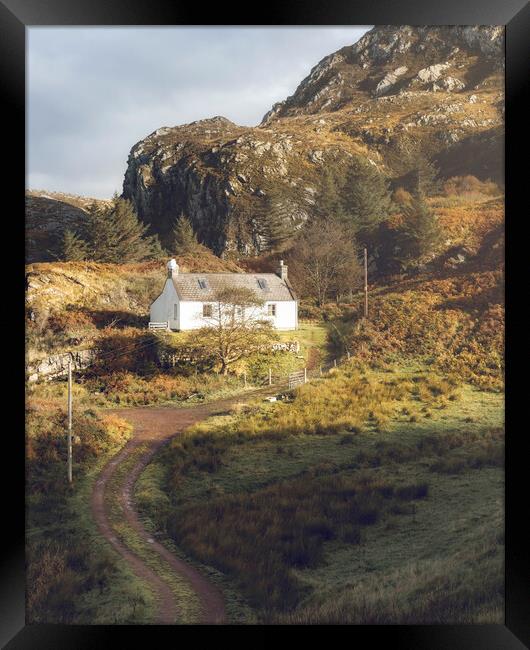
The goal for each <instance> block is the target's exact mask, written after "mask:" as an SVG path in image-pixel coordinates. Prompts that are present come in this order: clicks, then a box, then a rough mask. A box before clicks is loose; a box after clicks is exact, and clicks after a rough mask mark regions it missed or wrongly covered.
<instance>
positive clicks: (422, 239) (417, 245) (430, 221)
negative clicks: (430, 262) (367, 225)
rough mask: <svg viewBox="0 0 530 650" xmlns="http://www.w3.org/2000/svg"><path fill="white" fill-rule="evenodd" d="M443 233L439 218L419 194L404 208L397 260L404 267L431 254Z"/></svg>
mask: <svg viewBox="0 0 530 650" xmlns="http://www.w3.org/2000/svg"><path fill="white" fill-rule="evenodd" d="M441 234H442V231H441V227H440V225H439V223H438V218H437V216H436V215H435V214H434V213H433V211H432V210H431V209H430V208H429V206H428V205H427V203H426V202H425V199H424V197H423V196H422V195H421V194H418V195H416V196H414V197H413V199H412V201H411V202H410V203H409V204H408V205H405V206H403V223H402V225H401V227H400V228H398V229H397V231H396V258H397V259H398V260H399V261H400V263H401V265H402V266H405V267H406V266H407V265H409V264H410V262H415V261H418V260H421V259H422V258H424V257H426V256H427V255H429V254H431V253H432V252H433V250H434V249H435V248H436V245H437V244H438V243H439V241H440V237H441Z"/></svg>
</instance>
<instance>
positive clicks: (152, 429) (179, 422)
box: [91, 387, 278, 625]
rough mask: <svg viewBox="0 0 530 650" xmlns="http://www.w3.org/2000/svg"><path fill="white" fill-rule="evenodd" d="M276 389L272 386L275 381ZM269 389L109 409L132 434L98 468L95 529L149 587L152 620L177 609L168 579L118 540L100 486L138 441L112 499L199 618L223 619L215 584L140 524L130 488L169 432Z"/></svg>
mask: <svg viewBox="0 0 530 650" xmlns="http://www.w3.org/2000/svg"><path fill="white" fill-rule="evenodd" d="M276 390H278V387H276ZM270 391H271V389H270V388H268V389H266V390H258V391H252V393H250V392H249V393H246V394H245V395H239V396H236V397H233V398H230V399H226V400H220V401H217V402H212V403H210V404H204V405H202V404H201V405H199V406H196V407H190V408H172V407H146V408H124V409H119V410H114V411H113V412H114V413H116V414H117V415H120V416H121V417H123V418H125V419H127V420H129V422H131V424H132V425H133V427H134V429H133V437H132V438H131V439H130V440H129V442H128V443H127V444H126V445H125V446H124V447H123V449H122V450H121V451H120V452H118V453H117V454H116V455H115V456H114V457H113V458H112V459H111V460H110V461H109V462H108V463H107V464H106V465H105V467H104V468H103V470H102V472H101V474H100V475H99V477H98V479H97V481H96V483H95V485H94V489H93V492H92V496H91V507H92V513H93V516H94V519H95V521H96V523H97V526H98V528H99V531H100V532H101V534H102V535H103V537H105V539H106V540H107V541H108V542H109V543H110V544H111V545H112V546H113V547H114V549H115V550H116V551H117V552H118V553H119V554H120V555H121V556H122V557H123V558H124V559H125V561H126V562H127V563H128V564H129V566H130V567H131V568H132V570H133V571H134V573H135V574H136V575H137V576H138V577H139V578H140V579H141V580H143V581H145V582H146V583H147V584H148V585H149V586H150V587H151V589H152V590H153V593H154V594H155V599H156V603H157V613H156V620H155V621H153V622H154V623H158V624H165V625H172V624H175V623H176V622H177V620H178V616H179V610H178V606H177V602H176V600H175V596H174V594H173V592H172V590H171V587H170V585H169V584H168V582H167V581H165V580H164V579H163V578H162V577H161V576H159V575H158V574H157V573H156V572H155V571H154V570H153V569H151V568H150V567H149V566H148V565H147V564H146V563H145V561H144V560H143V559H142V558H141V557H140V556H139V555H137V554H136V553H135V552H134V551H133V550H132V549H131V548H129V547H128V546H127V545H126V544H125V543H124V542H122V541H121V540H120V539H119V538H118V536H117V535H116V532H115V531H114V529H113V528H112V525H111V520H110V517H109V515H108V512H107V508H108V503H106V502H105V494H106V488H107V485H108V483H109V480H110V479H111V478H112V476H113V475H114V473H115V471H116V469H117V468H118V466H119V465H120V464H121V463H123V462H125V461H127V459H128V458H129V457H130V456H131V454H133V453H134V452H135V451H136V450H137V448H138V447H139V446H140V445H141V446H142V448H143V451H142V452H141V453H140V454H139V455H138V458H137V460H136V462H135V463H134V465H133V467H132V468H131V469H130V470H129V473H128V475H127V477H126V479H125V480H124V482H123V484H122V485H121V486H120V489H119V493H118V497H117V498H118V503H119V505H120V506H121V509H122V511H123V513H124V516H125V520H126V522H127V523H128V524H129V525H130V526H131V527H132V528H133V529H134V530H135V531H136V533H137V534H138V535H139V537H140V538H141V539H142V540H143V541H144V542H145V543H147V544H149V545H150V548H152V550H153V553H156V554H158V556H159V557H160V558H162V560H163V561H164V562H165V563H166V564H167V566H168V568H169V569H170V571H172V572H174V573H175V574H177V575H178V576H180V577H182V578H184V579H185V580H186V581H187V582H188V583H189V584H190V585H191V587H192V589H193V590H194V591H195V593H196V594H197V596H198V598H199V602H200V606H201V618H200V621H199V622H200V623H206V624H222V623H226V622H227V620H226V612H225V606H224V599H223V596H222V594H221V592H220V590H219V589H218V588H217V587H216V586H215V585H213V584H212V583H211V582H210V581H209V580H208V579H207V578H206V577H205V576H204V575H203V574H202V573H200V571H198V570H197V569H195V568H194V567H192V566H190V565H189V564H187V563H186V562H184V561H183V560H180V559H179V558H177V557H176V556H175V555H173V553H171V551H169V550H168V549H167V548H166V547H165V546H163V545H162V544H160V543H159V542H157V541H156V540H155V539H153V538H152V536H151V534H150V533H149V532H148V531H147V530H146V529H145V528H144V526H143V525H142V523H141V521H140V518H139V516H138V513H137V511H136V509H135V507H134V502H133V488H134V484H135V482H136V480H137V478H138V477H139V475H140V473H141V472H142V470H143V469H144V468H145V467H146V465H147V464H148V463H149V462H150V460H151V459H152V457H153V455H154V454H155V453H156V451H157V450H158V449H159V448H160V447H161V446H162V445H164V444H166V443H167V442H169V440H171V438H173V437H174V436H176V435H178V434H180V433H182V432H183V431H184V430H185V429H186V428H188V427H189V426H191V425H192V424H194V423H195V422H198V421H199V420H202V419H204V418H206V417H209V416H210V415H214V414H216V413H221V412H223V411H226V410H227V409H228V408H230V407H231V406H232V405H233V404H235V403H237V402H242V401H244V400H246V399H249V398H250V397H254V396H256V395H258V394H260V393H262V394H263V393H267V392H270Z"/></svg>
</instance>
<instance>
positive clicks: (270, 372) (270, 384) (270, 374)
mask: <svg viewBox="0 0 530 650" xmlns="http://www.w3.org/2000/svg"><path fill="white" fill-rule="evenodd" d="M269 386H272V368H269Z"/></svg>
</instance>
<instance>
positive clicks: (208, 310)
mask: <svg viewBox="0 0 530 650" xmlns="http://www.w3.org/2000/svg"><path fill="white" fill-rule="evenodd" d="M212 313H213V311H212V306H211V305H203V306H202V315H203V316H204V318H211V317H212Z"/></svg>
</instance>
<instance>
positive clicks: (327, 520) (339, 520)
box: [168, 474, 428, 611]
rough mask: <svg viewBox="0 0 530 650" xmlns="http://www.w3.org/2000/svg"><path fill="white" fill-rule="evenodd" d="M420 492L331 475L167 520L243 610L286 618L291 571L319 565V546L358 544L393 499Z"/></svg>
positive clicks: (293, 599)
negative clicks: (240, 599) (230, 584)
mask: <svg viewBox="0 0 530 650" xmlns="http://www.w3.org/2000/svg"><path fill="white" fill-rule="evenodd" d="M427 492H428V489H427V486H426V485H425V484H421V485H415V484H410V485H403V486H394V485H393V484H391V483H388V482H386V481H383V480H377V479H375V478H372V477H369V476H359V477H356V476H351V475H347V474H338V475H333V476H322V477H320V476H315V477H307V478H306V477H304V478H300V479H294V480H290V481H284V482H281V483H277V484H274V485H271V486H269V487H267V488H264V489H262V490H258V491H256V492H253V493H251V494H238V495H227V496H225V497H218V498H215V499H212V500H211V501H210V502H209V503H204V504H193V505H190V506H184V507H182V508H179V509H178V510H177V511H176V512H174V513H172V514H171V515H170V517H169V520H168V531H169V533H170V535H171V536H172V537H173V538H174V539H175V541H176V542H177V544H178V545H179V546H180V547H182V548H183V549H184V550H185V551H187V552H190V553H193V555H195V556H196V557H198V558H199V559H200V560H201V561H203V562H206V563H209V564H212V565H213V566H215V567H216V568H218V569H220V570H221V571H223V572H226V573H229V574H231V575H233V576H234V577H235V578H236V580H237V582H238V584H239V585H240V587H241V589H242V590H243V591H244V593H245V595H246V596H247V597H248V599H249V601H250V603H251V604H252V605H254V606H255V607H258V608H260V609H274V610H282V611H284V610H289V609H292V608H294V607H295V606H296V605H297V604H298V603H299V601H300V599H301V597H302V596H303V594H304V593H305V588H304V587H303V585H302V584H301V583H300V582H299V580H298V579H297V578H296V576H295V575H294V574H293V572H292V570H293V568H311V567H315V566H318V565H319V564H320V563H322V561H323V552H324V548H323V544H324V542H326V541H329V540H333V539H337V538H339V539H341V540H342V541H344V542H346V543H348V544H359V543H361V540H362V532H361V531H362V528H363V527H366V526H371V525H373V524H375V523H376V522H377V521H379V519H380V518H382V517H383V516H384V515H385V513H386V512H387V511H388V509H389V507H390V506H391V504H392V502H393V500H394V499H399V500H405V501H409V500H411V499H423V498H426V497H427Z"/></svg>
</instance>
